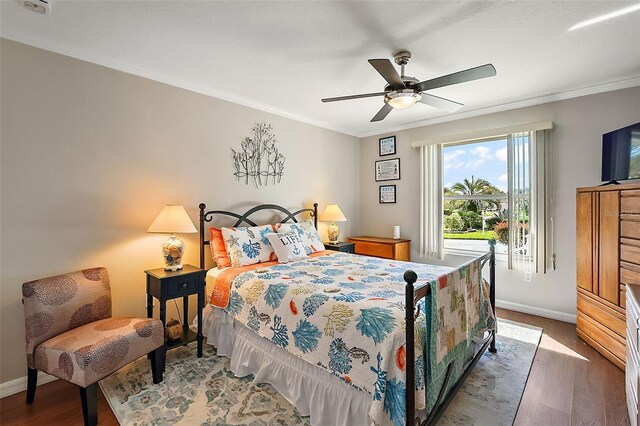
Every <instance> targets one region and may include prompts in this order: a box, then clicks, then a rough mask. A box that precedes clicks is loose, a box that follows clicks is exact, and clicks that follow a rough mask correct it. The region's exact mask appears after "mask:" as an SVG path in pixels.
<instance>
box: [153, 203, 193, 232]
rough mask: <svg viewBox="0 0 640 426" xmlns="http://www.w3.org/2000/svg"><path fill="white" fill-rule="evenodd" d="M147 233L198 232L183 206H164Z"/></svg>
mask: <svg viewBox="0 0 640 426" xmlns="http://www.w3.org/2000/svg"><path fill="white" fill-rule="evenodd" d="M147 232H157V233H162V234H193V233H195V232H198V231H197V230H196V227H195V226H194V225H193V222H192V221H191V218H190V217H189V215H188V214H187V211H186V210H185V209H184V207H182V206H164V208H163V209H162V211H161V212H160V214H159V215H158V217H156V220H154V221H153V223H152V224H151V226H150V227H149V229H147Z"/></svg>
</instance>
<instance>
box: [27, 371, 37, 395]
mask: <svg viewBox="0 0 640 426" xmlns="http://www.w3.org/2000/svg"><path fill="white" fill-rule="evenodd" d="M37 386H38V370H36V369H35V368H27V404H31V403H32V402H33V399H34V398H35V397H36V387H37Z"/></svg>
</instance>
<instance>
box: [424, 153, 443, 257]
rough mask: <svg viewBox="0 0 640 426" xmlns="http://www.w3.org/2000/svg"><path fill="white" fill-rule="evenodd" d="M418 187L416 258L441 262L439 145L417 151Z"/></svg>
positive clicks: (440, 164)
mask: <svg viewBox="0 0 640 426" xmlns="http://www.w3.org/2000/svg"><path fill="white" fill-rule="evenodd" d="M420 186H421V188H420V257H425V258H434V259H440V260H442V259H443V258H444V250H443V234H442V207H443V206H442V187H443V184H442V144H433V145H426V146H421V147H420Z"/></svg>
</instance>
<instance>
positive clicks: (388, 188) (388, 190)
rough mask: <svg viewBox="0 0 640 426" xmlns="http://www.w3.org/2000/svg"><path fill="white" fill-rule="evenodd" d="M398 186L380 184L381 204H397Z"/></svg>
mask: <svg viewBox="0 0 640 426" xmlns="http://www.w3.org/2000/svg"><path fill="white" fill-rule="evenodd" d="M395 202H396V186H395V185H380V204H395Z"/></svg>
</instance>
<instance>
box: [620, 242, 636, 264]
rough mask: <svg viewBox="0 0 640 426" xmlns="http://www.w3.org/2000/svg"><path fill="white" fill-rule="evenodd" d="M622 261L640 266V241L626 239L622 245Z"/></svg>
mask: <svg viewBox="0 0 640 426" xmlns="http://www.w3.org/2000/svg"><path fill="white" fill-rule="evenodd" d="M636 243H637V244H638V245H636ZM620 260H621V261H624V262H630V263H634V264H636V265H640V241H637V240H635V241H634V240H630V239H629V238H625V240H624V242H623V243H621V244H620Z"/></svg>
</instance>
